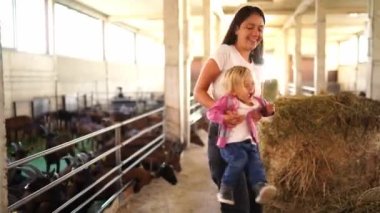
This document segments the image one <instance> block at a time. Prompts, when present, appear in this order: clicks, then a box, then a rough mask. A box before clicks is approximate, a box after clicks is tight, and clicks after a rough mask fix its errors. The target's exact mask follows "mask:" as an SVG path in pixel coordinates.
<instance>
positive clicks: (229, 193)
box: [217, 185, 235, 205]
mask: <svg viewBox="0 0 380 213" xmlns="http://www.w3.org/2000/svg"><path fill="white" fill-rule="evenodd" d="M217 198H218V201H219V202H221V203H226V204H230V205H234V204H235V200H234V190H233V189H232V188H231V187H228V186H224V185H222V186H220V190H219V192H218V195H217Z"/></svg>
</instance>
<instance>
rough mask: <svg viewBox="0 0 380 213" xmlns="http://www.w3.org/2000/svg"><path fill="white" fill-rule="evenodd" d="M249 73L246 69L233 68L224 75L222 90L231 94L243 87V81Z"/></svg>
mask: <svg viewBox="0 0 380 213" xmlns="http://www.w3.org/2000/svg"><path fill="white" fill-rule="evenodd" d="M250 75H252V74H251V71H250V70H249V69H248V68H247V67H243V66H233V67H231V68H230V69H228V70H227V71H226V72H225V74H224V88H225V89H226V91H227V92H233V91H235V89H236V88H237V87H240V86H243V85H244V80H245V79H246V78H247V77H249V76H250Z"/></svg>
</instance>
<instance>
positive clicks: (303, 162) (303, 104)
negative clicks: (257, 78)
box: [260, 93, 380, 212]
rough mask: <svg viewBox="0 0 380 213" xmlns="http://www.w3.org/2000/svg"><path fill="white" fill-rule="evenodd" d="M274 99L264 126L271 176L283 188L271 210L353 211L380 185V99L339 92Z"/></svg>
mask: <svg viewBox="0 0 380 213" xmlns="http://www.w3.org/2000/svg"><path fill="white" fill-rule="evenodd" d="M275 104H276V114H275V116H274V117H273V119H272V120H271V121H270V122H262V123H261V126H260V131H261V133H260V137H261V141H262V143H263V146H262V154H263V161H264V163H265V165H266V168H267V175H268V180H269V181H270V182H271V183H273V184H275V185H276V186H277V187H278V188H279V192H280V194H279V196H278V198H277V203H280V205H277V207H272V208H271V207H268V209H267V212H276V211H278V209H280V210H283V211H284V210H285V211H288V212H308V211H311V212H342V211H345V212H352V208H355V206H356V203H357V200H358V197H359V196H360V195H361V194H362V193H363V192H364V191H366V190H368V189H371V188H373V187H376V186H380V134H379V133H380V102H378V101H373V100H369V99H365V98H359V97H357V96H355V95H353V94H350V93H340V94H338V95H334V96H332V95H320V96H312V97H285V98H281V99H278V100H277V101H276V102H275ZM372 201H374V202H377V201H380V197H379V200H372ZM275 206H276V205H275ZM348 209H351V210H350V211H348Z"/></svg>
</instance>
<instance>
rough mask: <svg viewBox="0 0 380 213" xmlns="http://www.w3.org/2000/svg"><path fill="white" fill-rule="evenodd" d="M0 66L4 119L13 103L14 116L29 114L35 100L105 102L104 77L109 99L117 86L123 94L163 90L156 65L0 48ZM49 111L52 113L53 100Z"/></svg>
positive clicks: (161, 77)
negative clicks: (89, 99) (63, 98)
mask: <svg viewBox="0 0 380 213" xmlns="http://www.w3.org/2000/svg"><path fill="white" fill-rule="evenodd" d="M3 67H4V92H5V93H4V98H5V109H4V115H5V117H6V118H8V117H11V116H12V115H13V108H12V103H13V102H14V101H17V103H18V104H17V114H18V115H22V114H23V115H31V111H30V100H31V99H32V98H35V97H54V96H55V95H56V94H58V95H63V94H65V95H83V94H93V95H94V98H95V99H96V98H98V99H100V100H104V101H105V100H106V92H107V76H108V90H109V98H112V97H113V96H114V95H116V92H117V90H116V88H117V87H118V86H121V87H123V91H124V92H135V91H142V92H144V91H149V92H150V91H154V92H163V88H164V87H163V85H164V67H163V66H162V65H157V64H151V65H149V64H144V65H135V64H117V63H106V62H104V61H91V60H84V59H77V58H70V57H62V56H56V57H54V56H50V55H38V54H30V53H22V52H17V51H13V50H9V49H3ZM51 109H52V110H55V103H54V100H52V103H51Z"/></svg>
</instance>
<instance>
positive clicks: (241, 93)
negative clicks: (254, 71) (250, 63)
mask: <svg viewBox="0 0 380 213" xmlns="http://www.w3.org/2000/svg"><path fill="white" fill-rule="evenodd" d="M254 93H255V85H254V82H253V79H252V76H251V75H249V76H247V77H246V78H244V80H243V82H242V83H240V84H237V85H235V86H234V89H233V93H232V94H233V95H235V96H236V97H237V98H238V99H239V100H240V101H241V102H243V103H245V104H251V103H252V101H251V99H252V97H253V94H254Z"/></svg>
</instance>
